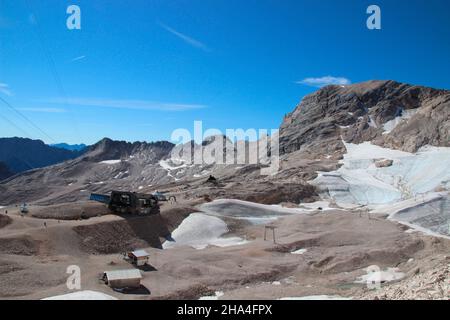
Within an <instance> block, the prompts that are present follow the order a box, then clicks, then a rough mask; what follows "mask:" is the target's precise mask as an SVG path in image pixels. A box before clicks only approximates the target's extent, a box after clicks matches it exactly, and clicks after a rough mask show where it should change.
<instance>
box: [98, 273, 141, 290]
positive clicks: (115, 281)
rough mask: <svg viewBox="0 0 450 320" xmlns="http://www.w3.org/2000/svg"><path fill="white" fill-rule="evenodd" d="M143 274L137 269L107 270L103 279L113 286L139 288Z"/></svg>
mask: <svg viewBox="0 0 450 320" xmlns="http://www.w3.org/2000/svg"><path fill="white" fill-rule="evenodd" d="M141 279H142V275H141V272H140V271H139V270H137V269H127V270H113V271H105V272H104V274H103V280H105V283H106V284H107V285H109V286H110V287H111V288H139V287H140V286H141Z"/></svg>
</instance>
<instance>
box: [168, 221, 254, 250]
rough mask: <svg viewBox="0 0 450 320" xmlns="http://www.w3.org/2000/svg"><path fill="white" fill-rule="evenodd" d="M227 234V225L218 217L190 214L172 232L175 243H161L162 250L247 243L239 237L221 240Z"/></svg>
mask: <svg viewBox="0 0 450 320" xmlns="http://www.w3.org/2000/svg"><path fill="white" fill-rule="evenodd" d="M227 232H228V227H227V224H226V223H225V222H224V221H222V220H221V219H219V218H218V217H213V216H209V215H206V214H203V213H191V214H190V215H189V217H187V218H186V219H184V220H183V222H182V223H181V224H180V225H179V226H178V228H177V229H175V230H174V231H173V232H172V238H173V239H174V240H175V241H166V242H164V243H163V249H169V248H173V247H179V246H190V247H193V248H194V249H205V248H206V247H208V246H209V245H213V246H218V247H228V246H235V245H241V244H245V243H247V241H246V240H243V239H242V238H239V237H228V238H223V237H222V235H224V234H226V233H227Z"/></svg>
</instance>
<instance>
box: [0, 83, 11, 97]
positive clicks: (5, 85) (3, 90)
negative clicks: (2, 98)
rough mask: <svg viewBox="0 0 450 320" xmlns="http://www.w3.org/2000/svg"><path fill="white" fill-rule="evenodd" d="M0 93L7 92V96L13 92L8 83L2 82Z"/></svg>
mask: <svg viewBox="0 0 450 320" xmlns="http://www.w3.org/2000/svg"><path fill="white" fill-rule="evenodd" d="M0 93H3V94H6V95H7V96H12V92H11V90H10V89H9V86H8V85H7V84H6V83H1V82H0Z"/></svg>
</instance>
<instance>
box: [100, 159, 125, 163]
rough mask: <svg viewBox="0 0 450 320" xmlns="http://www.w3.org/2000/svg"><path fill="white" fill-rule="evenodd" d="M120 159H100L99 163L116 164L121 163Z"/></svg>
mask: <svg viewBox="0 0 450 320" xmlns="http://www.w3.org/2000/svg"><path fill="white" fill-rule="evenodd" d="M121 162H122V160H120V159H118V160H104V161H101V162H100V163H101V164H117V163H121Z"/></svg>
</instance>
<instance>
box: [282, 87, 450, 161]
mask: <svg viewBox="0 0 450 320" xmlns="http://www.w3.org/2000/svg"><path fill="white" fill-rule="evenodd" d="M449 117H450V91H448V90H437V89H432V88H427V87H421V86H413V85H408V84H402V83H398V82H395V81H369V82H364V83H360V84H355V85H348V86H337V85H331V86H326V87H324V88H322V89H320V90H319V91H317V92H315V93H313V94H310V95H308V96H306V97H305V98H304V99H303V101H302V102H301V103H300V104H299V105H298V106H297V107H296V108H295V110H294V111H293V112H291V113H289V114H288V115H286V116H285V118H284V120H283V123H282V124H281V128H280V151H281V153H283V154H286V153H290V152H294V151H297V150H302V151H307V152H308V153H310V154H314V155H317V154H333V153H335V152H338V153H339V152H343V151H344V146H343V144H342V143H341V141H342V139H344V140H345V141H346V142H352V143H361V142H364V141H372V142H373V143H375V144H378V145H380V146H385V147H389V148H394V149H400V150H404V151H409V152H415V151H417V150H418V149H419V148H420V147H422V146H424V145H433V146H450V141H449V132H450V121H449Z"/></svg>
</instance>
